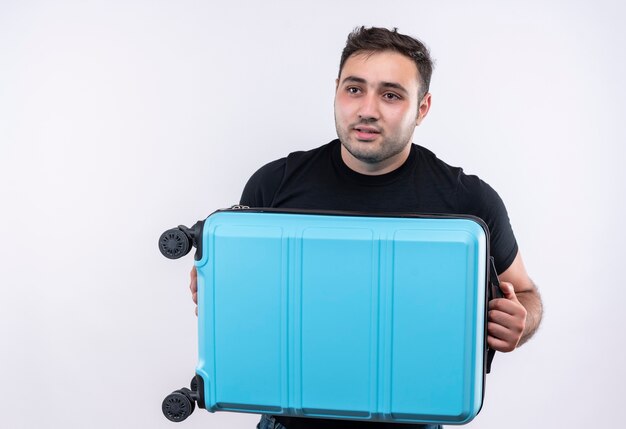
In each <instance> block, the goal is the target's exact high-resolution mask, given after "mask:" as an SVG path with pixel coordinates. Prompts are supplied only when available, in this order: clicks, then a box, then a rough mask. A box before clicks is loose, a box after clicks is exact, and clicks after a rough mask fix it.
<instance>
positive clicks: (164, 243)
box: [159, 221, 204, 259]
mask: <svg viewBox="0 0 626 429" xmlns="http://www.w3.org/2000/svg"><path fill="white" fill-rule="evenodd" d="M203 223H204V222H203V221H199V222H196V224H195V225H194V226H192V227H191V228H187V227H186V226H184V225H179V226H178V227H177V228H172V229H168V230H167V231H165V232H164V233H163V234H161V236H160V237H159V250H160V251H161V254H162V255H163V256H165V257H166V258H168V259H178V258H182V257H183V256H185V255H186V254H187V253H189V251H190V250H191V248H192V247H196V248H199V247H200V246H199V244H200V241H201V236H202V225H203Z"/></svg>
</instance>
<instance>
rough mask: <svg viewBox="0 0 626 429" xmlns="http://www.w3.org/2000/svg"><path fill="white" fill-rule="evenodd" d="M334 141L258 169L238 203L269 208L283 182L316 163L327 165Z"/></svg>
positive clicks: (295, 153) (292, 154)
mask: <svg viewBox="0 0 626 429" xmlns="http://www.w3.org/2000/svg"><path fill="white" fill-rule="evenodd" d="M334 143H335V141H333V142H330V143H328V144H325V145H323V146H320V147H318V148H315V149H311V150H308V151H297V152H292V153H290V154H289V155H287V156H286V157H284V158H280V159H277V160H275V161H271V162H269V163H267V164H265V165H263V166H262V167H261V168H259V169H258V170H257V171H256V172H255V173H254V174H253V175H252V176H251V177H250V179H249V180H248V182H247V183H246V186H245V187H244V190H243V193H242V196H241V200H240V203H241V204H243V205H247V206H250V207H271V206H272V202H273V201H274V197H275V195H276V193H277V192H278V190H279V189H280V187H281V185H282V184H283V183H284V182H285V180H287V179H289V178H290V177H291V176H293V175H294V174H296V173H300V174H301V173H303V172H304V170H306V169H307V168H309V166H311V165H315V164H316V163H317V162H318V161H321V162H323V163H328V161H329V160H330V156H331V153H332V145H333V144H334Z"/></svg>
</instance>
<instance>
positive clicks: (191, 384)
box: [189, 375, 198, 392]
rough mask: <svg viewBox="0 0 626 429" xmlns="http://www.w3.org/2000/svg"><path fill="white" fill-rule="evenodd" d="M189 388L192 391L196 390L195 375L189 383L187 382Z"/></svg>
mask: <svg viewBox="0 0 626 429" xmlns="http://www.w3.org/2000/svg"><path fill="white" fill-rule="evenodd" d="M189 388H190V389H191V391H192V392H197V391H198V379H197V378H196V376H195V375H194V376H193V378H192V379H191V383H189Z"/></svg>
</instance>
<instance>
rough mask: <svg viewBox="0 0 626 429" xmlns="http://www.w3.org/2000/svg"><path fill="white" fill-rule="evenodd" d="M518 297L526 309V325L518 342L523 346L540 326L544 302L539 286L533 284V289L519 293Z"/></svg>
mask: <svg viewBox="0 0 626 429" xmlns="http://www.w3.org/2000/svg"><path fill="white" fill-rule="evenodd" d="M517 299H518V300H519V302H520V303H521V304H522V305H523V306H524V308H525V309H526V326H525V327H524V332H523V333H522V338H521V340H520V342H519V344H518V346H521V345H522V344H524V343H525V342H526V341H528V340H529V339H530V338H531V337H532V336H533V335H534V334H535V332H536V331H537V328H539V324H540V323H541V318H542V316H543V304H542V303H541V295H539V291H538V290H537V287H536V286H535V285H534V284H533V290H529V291H523V292H519V293H517Z"/></svg>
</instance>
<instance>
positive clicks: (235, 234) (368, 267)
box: [196, 212, 486, 423]
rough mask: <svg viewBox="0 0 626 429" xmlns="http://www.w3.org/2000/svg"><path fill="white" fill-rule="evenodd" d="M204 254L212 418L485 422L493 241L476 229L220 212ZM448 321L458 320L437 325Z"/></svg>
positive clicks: (206, 375)
mask: <svg viewBox="0 0 626 429" xmlns="http://www.w3.org/2000/svg"><path fill="white" fill-rule="evenodd" d="M420 240H421V241H423V242H424V243H428V244H422V245H421V247H420V246H419V245H418V246H415V241H417V242H420ZM438 246H439V247H440V248H438ZM204 250H205V251H204V252H203V258H202V260H200V261H197V262H196V265H197V267H198V275H199V277H198V285H199V290H198V299H199V319H198V323H199V337H200V338H199V355H200V358H199V364H198V368H197V372H198V373H199V374H200V375H201V376H202V377H203V379H204V380H205V402H206V406H207V409H209V410H212V411H214V410H218V409H224V410H234V411H248V412H269V413H273V414H289V415H306V416H318V417H326V418H328V417H337V418H349V419H352V418H357V419H370V420H392V421H399V422H430V421H435V422H442V423H446V422H448V423H463V422H466V421H469V420H471V418H473V416H474V415H475V414H476V413H477V412H478V409H479V408H480V404H481V400H482V388H483V386H482V381H483V380H482V365H483V360H482V359H483V356H482V352H483V350H482V347H483V341H484V338H483V331H482V329H483V324H484V318H482V316H483V314H484V299H485V296H484V293H485V291H484V284H485V273H484V267H486V240H485V233H484V231H483V230H482V228H481V226H479V225H478V224H477V223H476V222H474V221H472V220H467V219H398V218H370V217H350V216H336V217H333V216H315V215H291V214H278V213H271V214H270V213H241V212H239V213H237V212H218V213H216V214H214V215H212V216H210V217H209V218H208V219H207V221H206V222H205V227H204ZM450 261H456V262H450ZM459 261H460V263H459ZM251 273H254V276H251ZM246 279H247V280H250V281H252V282H253V283H254V284H250V283H248V284H247V285H246ZM231 284H233V286H231ZM415 284H425V285H427V286H426V287H415V286H414V285H415ZM450 285H453V286H450ZM454 285H456V286H454ZM222 288H223V289H226V290H225V291H223V290H221V289H222ZM459 288H460V289H459ZM455 289H458V290H455ZM426 291H430V292H426ZM431 293H432V294H431ZM242 296H243V297H242ZM346 303H350V304H349V305H347V304H346ZM442 314H445V315H446V318H447V319H448V322H449V323H439V324H437V325H436V326H433V323H432V320H433V319H436V318H437V317H439V316H441V315H442ZM234 338H236V340H233V339H234ZM419 343H421V345H419V346H418V345H417V344H419ZM213 345H214V347H213ZM420 368H422V369H420Z"/></svg>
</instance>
